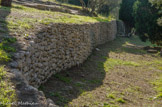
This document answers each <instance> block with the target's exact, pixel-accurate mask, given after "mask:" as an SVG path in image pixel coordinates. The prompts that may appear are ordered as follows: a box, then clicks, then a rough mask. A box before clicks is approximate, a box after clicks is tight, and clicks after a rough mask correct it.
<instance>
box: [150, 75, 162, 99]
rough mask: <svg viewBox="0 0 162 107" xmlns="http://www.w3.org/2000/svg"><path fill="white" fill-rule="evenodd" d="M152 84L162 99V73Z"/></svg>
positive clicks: (158, 96)
mask: <svg viewBox="0 0 162 107" xmlns="http://www.w3.org/2000/svg"><path fill="white" fill-rule="evenodd" d="M152 84H153V85H154V86H155V90H156V91H157V96H156V97H157V98H161V99H162V74H161V75H160V76H159V78H158V79H157V80H155V81H154V82H152Z"/></svg>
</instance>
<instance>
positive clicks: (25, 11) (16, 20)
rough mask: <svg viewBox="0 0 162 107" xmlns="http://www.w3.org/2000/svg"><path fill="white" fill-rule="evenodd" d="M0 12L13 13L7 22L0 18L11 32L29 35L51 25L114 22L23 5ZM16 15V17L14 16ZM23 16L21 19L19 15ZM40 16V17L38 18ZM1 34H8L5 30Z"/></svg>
mask: <svg viewBox="0 0 162 107" xmlns="http://www.w3.org/2000/svg"><path fill="white" fill-rule="evenodd" d="M0 10H1V11H2V12H4V13H6V12H8V13H12V14H9V15H8V16H7V17H6V20H5V21H4V20H2V19H1V17H0V23H2V24H3V25H4V26H6V27H7V28H8V30H9V31H10V32H15V31H16V32H19V33H20V34H21V35H23V34H22V33H28V32H29V31H31V30H34V28H35V27H36V26H41V25H42V24H43V25H49V24H50V23H70V24H84V23H97V22H109V21H111V20H113V18H112V17H111V16H109V17H104V16H98V17H90V16H82V15H74V14H69V13H63V12H53V11H47V10H39V9H35V8H30V7H26V6H22V5H17V4H13V7H12V8H8V7H2V6H0ZM14 14H16V15H14ZM17 14H21V17H19V15H17ZM38 16H39V17H38ZM0 32H3V33H7V32H6V31H5V30H3V29H2V30H1V29H0Z"/></svg>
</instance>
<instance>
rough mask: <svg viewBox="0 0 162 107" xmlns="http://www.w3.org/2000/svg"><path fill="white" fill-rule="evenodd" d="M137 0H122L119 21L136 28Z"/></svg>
mask: <svg viewBox="0 0 162 107" xmlns="http://www.w3.org/2000/svg"><path fill="white" fill-rule="evenodd" d="M135 1H136V0H122V3H121V5H120V10H119V19H121V20H123V21H124V23H125V24H127V25H128V26H130V27H133V26H134V17H133V15H132V13H133V8H132V7H133V4H134V2H135Z"/></svg>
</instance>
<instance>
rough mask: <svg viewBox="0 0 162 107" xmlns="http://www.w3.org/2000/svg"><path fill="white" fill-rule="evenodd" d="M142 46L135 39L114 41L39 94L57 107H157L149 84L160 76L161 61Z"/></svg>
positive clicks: (54, 78) (158, 101)
mask: <svg viewBox="0 0 162 107" xmlns="http://www.w3.org/2000/svg"><path fill="white" fill-rule="evenodd" d="M132 45H133V46H132ZM145 45H148V43H142V42H140V40H139V39H138V38H137V37H132V38H130V39H128V38H117V39H116V40H115V41H113V42H110V43H107V44H104V45H101V46H99V47H98V49H99V50H98V49H97V50H98V51H97V50H94V52H93V54H92V55H91V56H90V57H89V58H88V60H87V61H86V62H85V63H84V64H83V65H80V66H78V67H73V68H71V69H69V70H66V71H62V72H60V73H58V74H56V75H54V76H53V77H51V78H50V80H49V81H48V82H47V83H46V84H44V85H42V86H41V87H40V90H43V91H44V93H45V94H46V97H49V98H51V99H52V100H53V101H54V102H55V103H56V104H57V105H59V106H61V107H62V106H67V107H118V106H120V107H121V106H123V107H160V106H161V105H162V102H161V98H157V92H156V90H155V88H154V87H155V86H154V85H153V84H152V83H151V82H153V81H154V80H155V79H156V78H158V77H159V75H160V74H162V70H161V68H160V67H161V66H162V58H161V57H159V56H158V55H156V54H149V53H147V52H146V51H144V50H143V49H142V48H140V47H141V46H145Z"/></svg>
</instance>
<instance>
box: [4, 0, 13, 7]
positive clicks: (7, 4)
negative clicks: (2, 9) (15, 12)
mask: <svg viewBox="0 0 162 107" xmlns="http://www.w3.org/2000/svg"><path fill="white" fill-rule="evenodd" d="M11 3H12V0H1V5H2V6H6V7H11Z"/></svg>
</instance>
